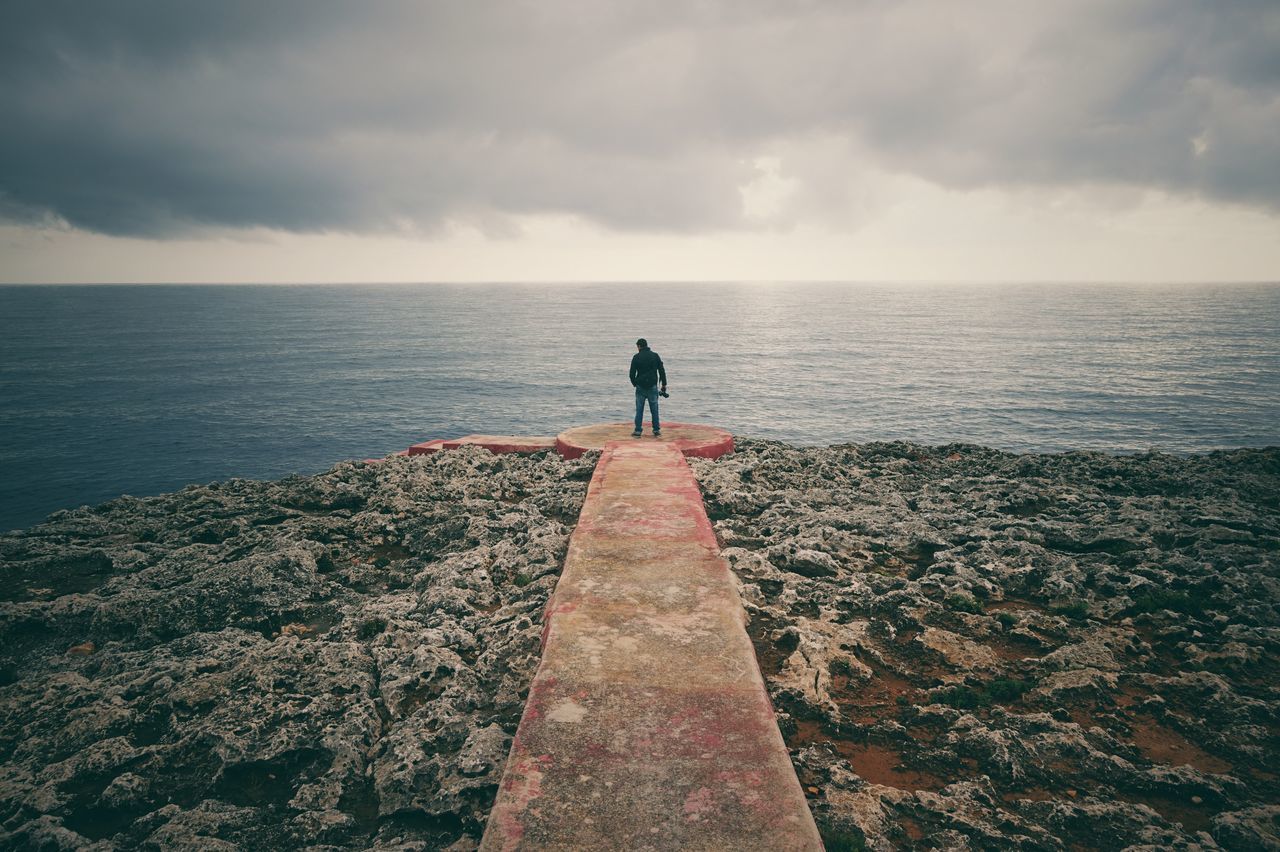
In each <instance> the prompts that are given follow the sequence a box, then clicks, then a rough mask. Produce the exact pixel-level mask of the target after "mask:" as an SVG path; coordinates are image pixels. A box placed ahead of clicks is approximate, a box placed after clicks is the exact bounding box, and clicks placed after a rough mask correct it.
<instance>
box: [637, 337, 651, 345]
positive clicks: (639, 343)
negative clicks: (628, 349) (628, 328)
mask: <svg viewBox="0 0 1280 852" xmlns="http://www.w3.org/2000/svg"><path fill="white" fill-rule="evenodd" d="M648 345H649V341H647V340H645V339H644V338H643V337H642V338H640V339H639V340H637V341H636V346H648Z"/></svg>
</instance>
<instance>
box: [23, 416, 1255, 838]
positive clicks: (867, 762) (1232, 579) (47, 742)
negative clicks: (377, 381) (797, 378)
mask: <svg viewBox="0 0 1280 852" xmlns="http://www.w3.org/2000/svg"><path fill="white" fill-rule="evenodd" d="M594 463H595V455H594V454H591V455H589V456H587V457H584V458H583V459H580V460H577V461H573V462H565V461H563V460H561V459H560V458H559V457H557V456H555V455H554V454H550V453H541V454H537V455H534V456H494V455H491V454H489V453H488V452H487V451H484V450H481V449H477V448H464V449H460V450H456V451H450V452H445V453H439V454H435V455H431V456H420V457H412V458H396V459H391V460H388V461H386V462H383V463H380V464H361V463H344V464H340V465H338V466H337V467H335V468H334V469H333V470H331V471H329V472H327V473H325V474H321V475H319V476H314V477H294V478H290V479H286V480H282V481H279V482H249V481H240V480H233V481H230V482H225V483H218V484H213V485H208V486H198V487H191V488H187V489H185V490H183V491H181V492H178V493H175V494H171V495H166V496H163V497H156V498H147V499H134V498H127V497H126V498H121V499H118V500H115V501H112V502H110V503H107V504H104V505H102V506H99V507H96V508H92V509H90V508H85V509H77V510H73V511H67V512H60V513H57V514H55V515H54V516H52V517H51V518H50V519H49V520H48V521H47V522H46V523H44V524H41V525H38V526H36V527H33V528H31V529H29V530H26V531H23V532H20V533H15V534H10V535H6V536H0V848H32V849H86V848H88V849H101V850H110V849H135V848H141V849H235V848H241V849H304V848H310V849H350V848H370V847H376V848H381V849H405V850H408V849H441V848H454V849H459V850H461V849H471V848H474V846H475V843H476V842H477V841H478V839H479V836H480V833H481V832H482V830H483V823H484V819H485V816H486V814H487V812H488V809H489V807H490V805H491V804H492V802H493V798H494V793H495V790H496V786H497V783H498V781H499V779H500V777H501V773H502V768H503V761H504V759H505V755H506V752H507V749H508V747H509V745H510V738H511V735H512V734H513V733H514V731H515V728H516V725H517V723H518V721H519V718H520V714H521V710H522V708H523V702H524V697H525V690H526V688H527V686H528V683H529V681H530V680H531V678H532V675H533V672H534V669H535V668H536V665H537V659H538V640H539V635H540V632H541V624H540V617H541V613H542V610H543V607H544V606H545V604H546V601H547V599H548V596H549V595H550V593H551V591H552V590H553V589H554V586H555V582H556V579H557V575H558V571H559V569H560V565H561V562H562V560H563V557H564V552H565V548H566V546H567V542H568V536H569V534H570V532H571V531H572V529H573V525H574V522H575V520H576V518H577V514H578V510H579V508H580V506H581V502H582V499H583V497H584V495H585V492H586V484H587V481H588V480H589V478H590V474H591V470H592V467H593V465H594ZM691 464H692V465H693V467H694V469H695V472H696V473H697V475H698V477H699V480H700V482H701V484H702V487H703V490H704V495H705V500H706V504H707V509H708V512H709V513H710V515H711V517H712V520H713V522H714V524H715V527H716V530H717V533H718V535H719V536H720V539H721V542H722V546H723V549H724V555H725V556H726V558H727V559H728V560H729V561H730V564H731V565H732V566H733V568H734V570H735V573H736V574H737V576H738V578H739V580H740V582H741V587H740V588H741V593H742V598H743V602H744V604H745V606H746V608H747V611H748V614H749V615H750V617H751V624H750V628H749V629H750V632H751V635H752V638H753V640H754V641H755V643H756V648H757V654H758V657H759V660H760V664H761V668H762V670H763V672H764V674H765V678H766V682H767V683H768V686H769V689H770V693H771V695H772V697H773V700H774V704H775V707H776V708H777V710H778V713H779V722H780V725H781V727H782V730H783V733H784V736H785V738H786V740H787V743H788V745H789V746H790V747H791V749H792V754H793V758H794V761H795V765H796V769H797V772H798V774H799V776H800V778H801V782H802V784H803V785H804V786H805V787H806V790H807V792H808V794H809V796H810V802H811V804H812V807H813V810H814V814H815V816H816V818H817V820H818V823H819V826H820V827H821V828H822V831H823V834H824V838H825V839H826V842H827V845H828V848H829V849H831V850H837V849H862V848H868V849H893V848H909V847H922V848H949V849H966V848H973V849H997V848H998V849H1006V848H1025V849H1081V848H1104V849H1121V848H1126V847H1144V848H1172V849H1180V848H1181V849H1192V848H1216V847H1223V848H1228V849H1275V848H1280V843H1278V841H1277V832H1278V830H1280V828H1278V822H1280V804H1277V803H1280V769H1277V768H1276V763H1277V758H1280V748H1278V746H1280V679H1278V678H1277V673H1278V672H1277V668H1278V667H1280V666H1278V664H1277V660H1280V653H1278V652H1280V629H1278V628H1280V450H1276V449H1270V450H1240V451H1234V452H1226V453H1215V454H1211V455H1207V456H1197V457H1191V458H1181V457H1174V456H1167V455H1144V456H1133V457H1114V456H1108V455H1101V454H1089V453H1071V454H1065V455H1052V456H1038V455H1011V454H1005V453H1000V452H996V451H993V450H988V449H983V448H980V447H975V446H967V445H964V446H962V445H956V446H948V447H924V446H917V445H911V444H862V445H848V446H835V447H827V448H807V449H800V448H795V447H789V446H786V445H784V444H779V443H774V442H761V441H751V440H740V441H739V450H738V452H737V453H735V454H733V455H731V456H727V457H725V458H722V459H720V460H717V461H705V460H691Z"/></svg>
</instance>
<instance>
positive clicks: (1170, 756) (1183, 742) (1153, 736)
mask: <svg viewBox="0 0 1280 852" xmlns="http://www.w3.org/2000/svg"><path fill="white" fill-rule="evenodd" d="M1131 725H1132V727H1133V735H1132V737H1131V738H1130V739H1131V741H1132V742H1133V744H1134V745H1135V746H1137V747H1138V751H1140V752H1142V756H1143V757H1145V758H1146V759H1147V760H1149V761H1151V762H1152V763H1164V764H1167V765H1169V766H1183V765H1186V766H1191V767H1193V768H1195V769H1198V770H1200V771H1201V772H1205V773H1209V774H1211V775H1212V774H1221V773H1225V772H1230V771H1231V770H1232V769H1233V767H1232V765H1231V764H1230V763H1228V762H1227V761H1225V760H1223V759H1222V758H1220V757H1214V756H1213V755H1212V754H1210V753H1209V752H1207V751H1205V750H1204V749H1202V748H1200V746H1198V745H1196V744H1195V743H1193V742H1191V741H1190V740H1189V739H1187V738H1186V737H1184V736H1183V735H1182V734H1180V733H1178V732H1177V731H1175V730H1173V729H1172V728H1169V727H1166V726H1164V725H1161V724H1160V723H1159V722H1157V721H1155V720H1154V719H1151V718H1148V717H1145V716H1139V717H1137V718H1136V719H1135V720H1134V721H1133V722H1132V723H1131ZM1153 807H1154V806H1153Z"/></svg>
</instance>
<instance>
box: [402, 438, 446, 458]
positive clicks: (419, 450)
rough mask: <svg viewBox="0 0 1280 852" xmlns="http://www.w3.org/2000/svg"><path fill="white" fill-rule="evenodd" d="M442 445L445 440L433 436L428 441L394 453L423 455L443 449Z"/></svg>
mask: <svg viewBox="0 0 1280 852" xmlns="http://www.w3.org/2000/svg"><path fill="white" fill-rule="evenodd" d="M444 446H445V442H444V439H443V438H433V439H431V440H430V441H423V442H422V443H421V444H414V445H413V446H412V447H410V448H409V449H407V450H403V451H401V452H400V453H396V455H407V456H425V455H430V454H431V453H436V452H439V451H440V450H442V449H444Z"/></svg>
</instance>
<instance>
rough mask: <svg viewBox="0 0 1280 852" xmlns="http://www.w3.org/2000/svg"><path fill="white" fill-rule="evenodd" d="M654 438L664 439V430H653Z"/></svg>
mask: <svg viewBox="0 0 1280 852" xmlns="http://www.w3.org/2000/svg"><path fill="white" fill-rule="evenodd" d="M653 437H655V438H661V437H662V430H661V429H654V430H653Z"/></svg>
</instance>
